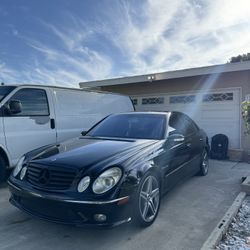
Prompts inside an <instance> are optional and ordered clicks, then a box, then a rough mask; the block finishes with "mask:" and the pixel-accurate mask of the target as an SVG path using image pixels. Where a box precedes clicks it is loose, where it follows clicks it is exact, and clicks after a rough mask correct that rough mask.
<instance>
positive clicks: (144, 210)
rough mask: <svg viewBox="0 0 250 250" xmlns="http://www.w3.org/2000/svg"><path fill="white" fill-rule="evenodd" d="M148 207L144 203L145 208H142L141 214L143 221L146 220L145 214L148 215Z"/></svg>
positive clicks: (146, 203)
mask: <svg viewBox="0 0 250 250" xmlns="http://www.w3.org/2000/svg"><path fill="white" fill-rule="evenodd" d="M148 207H149V204H148V202H145V206H144V208H143V212H142V216H143V218H144V219H146V218H147V214H148Z"/></svg>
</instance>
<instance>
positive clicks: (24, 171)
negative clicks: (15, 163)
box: [20, 167, 27, 180]
mask: <svg viewBox="0 0 250 250" xmlns="http://www.w3.org/2000/svg"><path fill="white" fill-rule="evenodd" d="M26 171H27V167H24V168H23V169H22V171H21V173H20V179H21V180H23V178H24V176H25V174H26Z"/></svg>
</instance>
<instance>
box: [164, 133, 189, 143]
mask: <svg viewBox="0 0 250 250" xmlns="http://www.w3.org/2000/svg"><path fill="white" fill-rule="evenodd" d="M167 139H168V140H169V141H173V142H183V141H184V140H185V137H184V135H182V134H172V135H169V137H168V138H167Z"/></svg>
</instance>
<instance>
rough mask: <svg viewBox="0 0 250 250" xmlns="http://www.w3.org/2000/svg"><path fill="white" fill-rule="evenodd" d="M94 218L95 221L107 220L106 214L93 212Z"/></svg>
mask: <svg viewBox="0 0 250 250" xmlns="http://www.w3.org/2000/svg"><path fill="white" fill-rule="evenodd" d="M94 219H95V221H99V222H104V221H106V220H107V216H106V215H105V214H95V215H94Z"/></svg>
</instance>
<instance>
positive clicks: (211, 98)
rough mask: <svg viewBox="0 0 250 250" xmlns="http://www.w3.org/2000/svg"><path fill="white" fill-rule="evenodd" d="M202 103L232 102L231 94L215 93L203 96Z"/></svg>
mask: <svg viewBox="0 0 250 250" xmlns="http://www.w3.org/2000/svg"><path fill="white" fill-rule="evenodd" d="M202 101H203V102H220V101H233V93H216V94H206V95H203V98H202Z"/></svg>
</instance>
